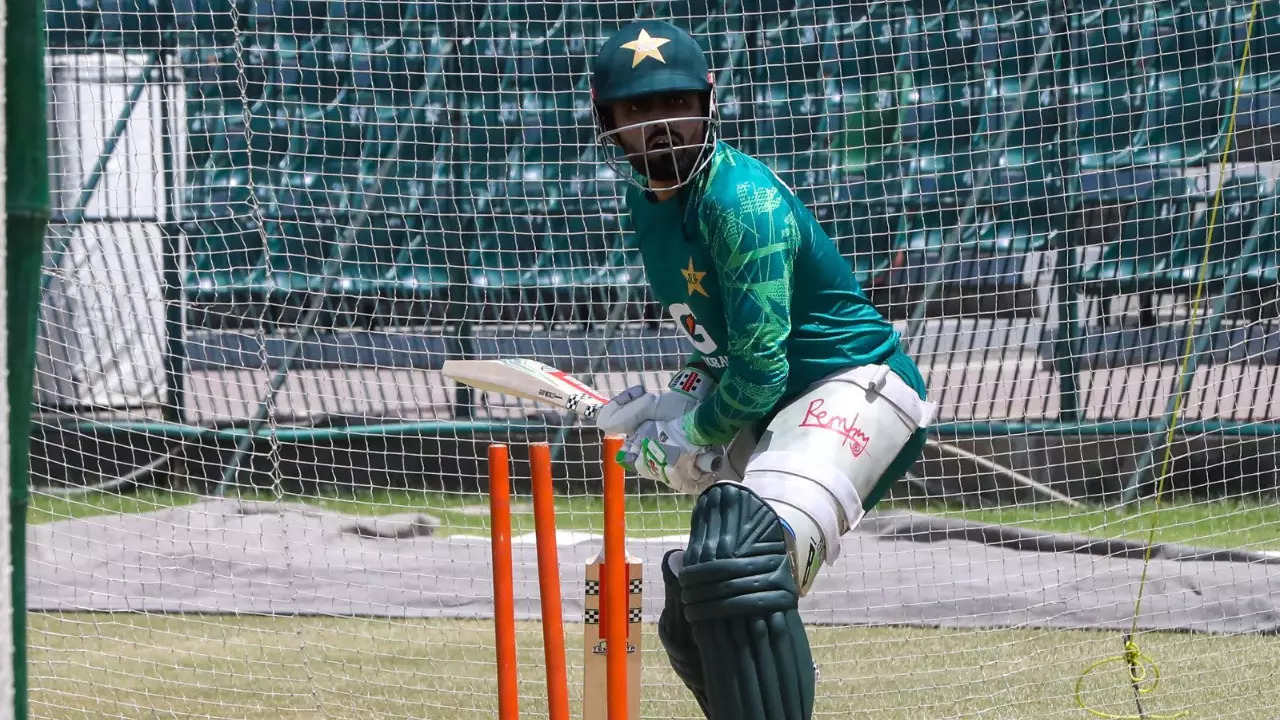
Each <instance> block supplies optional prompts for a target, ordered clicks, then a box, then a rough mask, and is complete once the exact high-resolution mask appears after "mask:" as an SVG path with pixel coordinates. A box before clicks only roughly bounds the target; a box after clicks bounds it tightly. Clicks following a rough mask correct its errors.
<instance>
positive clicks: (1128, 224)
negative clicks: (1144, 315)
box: [1081, 177, 1194, 296]
mask: <svg viewBox="0 0 1280 720" xmlns="http://www.w3.org/2000/svg"><path fill="white" fill-rule="evenodd" d="M1193 199H1194V198H1193V196H1192V194H1191V192H1190V189H1189V186H1188V181H1187V180H1186V179H1185V178H1182V177H1178V178H1170V179H1164V180H1160V181H1157V182H1155V183H1153V184H1152V185H1151V186H1150V188H1149V189H1148V190H1147V191H1146V192H1145V193H1144V194H1143V197H1142V198H1140V199H1139V200H1138V201H1137V202H1136V203H1134V204H1133V205H1132V206H1130V207H1129V208H1128V209H1127V210H1126V212H1125V213H1124V214H1123V216H1122V218H1121V220H1120V224H1119V230H1118V233H1117V234H1118V237H1116V238H1115V239H1114V240H1112V241H1110V242H1108V243H1107V245H1106V247H1105V248H1104V249H1103V252H1102V257H1101V258H1100V259H1099V260H1097V261H1096V262H1095V263H1093V264H1092V265H1090V266H1088V267H1086V268H1085V269H1084V271H1083V273H1082V277H1081V281H1082V286H1083V288H1084V290H1085V292H1086V293H1088V294H1090V295H1099V296H1111V295H1120V294H1133V293H1150V292H1153V291H1155V290H1160V289H1167V288H1168V282H1169V276H1168V274H1167V270H1168V268H1169V264H1170V261H1171V259H1172V258H1171V256H1172V254H1173V253H1174V252H1175V251H1176V250H1178V249H1179V248H1180V247H1183V246H1184V245H1185V244H1186V242H1187V231H1188V226H1189V225H1190V221H1191V205H1192V201H1193Z"/></svg>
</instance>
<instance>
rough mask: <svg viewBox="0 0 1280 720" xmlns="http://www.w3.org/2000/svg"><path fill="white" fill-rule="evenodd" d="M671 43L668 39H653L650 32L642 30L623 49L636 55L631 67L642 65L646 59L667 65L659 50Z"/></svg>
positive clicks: (624, 44) (623, 45) (632, 58)
mask: <svg viewBox="0 0 1280 720" xmlns="http://www.w3.org/2000/svg"><path fill="white" fill-rule="evenodd" d="M669 42H671V41H670V40H668V39H667V38H661V37H653V36H652V35H650V34H649V31H648V30H645V29H643V28H641V30H640V35H639V36H637V37H636V39H635V40H632V41H631V42H629V43H623V44H622V47H624V48H626V49H627V50H630V51H632V52H633V53H635V54H634V55H632V56H631V67H635V66H637V65H639V64H640V61H641V60H644V59H645V58H653V59H654V60H657V61H658V62H660V63H662V64H663V65H666V64H667V60H666V58H664V57H662V51H660V50H658V48H660V47H662V46H663V45H666V44H667V43H669Z"/></svg>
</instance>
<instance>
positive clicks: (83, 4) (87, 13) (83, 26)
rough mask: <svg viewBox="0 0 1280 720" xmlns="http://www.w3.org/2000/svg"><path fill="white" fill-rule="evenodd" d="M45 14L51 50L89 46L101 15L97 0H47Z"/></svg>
mask: <svg viewBox="0 0 1280 720" xmlns="http://www.w3.org/2000/svg"><path fill="white" fill-rule="evenodd" d="M44 15H45V32H46V37H47V38H48V44H49V49H50V50H51V51H59V50H84V49H86V48H88V47H89V35H90V34H91V33H94V34H96V31H97V28H98V21H99V17H100V15H99V12H98V2H97V0H45V13H44Z"/></svg>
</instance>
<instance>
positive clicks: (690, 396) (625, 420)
mask: <svg viewBox="0 0 1280 720" xmlns="http://www.w3.org/2000/svg"><path fill="white" fill-rule="evenodd" d="M715 387H716V381H715V380H714V379H713V378H712V377H711V376H710V375H709V374H708V373H707V371H706V370H704V369H703V368H701V367H698V366H696V365H689V366H685V367H684V368H683V369H681V370H680V372H678V373H676V374H675V375H674V376H672V378H671V381H670V382H668V383H667V391H666V392H664V393H662V394H661V395H658V394H656V393H651V392H646V391H645V389H644V386H643V385H633V386H631V387H629V388H627V389H626V390H623V391H622V392H620V393H618V394H617V396H615V397H614V398H613V399H611V400H609V402H608V403H606V404H605V406H604V407H602V408H600V412H598V413H596V427H597V428H599V429H600V431H601V432H603V433H604V434H605V435H628V436H629V435H634V434H635V433H636V431H637V430H638V429H639V428H640V424H641V423H643V422H645V421H646V420H676V419H678V418H680V417H683V416H684V415H685V414H686V413H688V412H689V411H691V410H693V408H694V407H695V406H696V405H697V404H698V403H699V402H701V401H702V400H703V399H704V398H706V397H707V395H709V394H711V391H712V390H714V389H715Z"/></svg>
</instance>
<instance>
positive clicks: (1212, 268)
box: [1166, 174, 1275, 292]
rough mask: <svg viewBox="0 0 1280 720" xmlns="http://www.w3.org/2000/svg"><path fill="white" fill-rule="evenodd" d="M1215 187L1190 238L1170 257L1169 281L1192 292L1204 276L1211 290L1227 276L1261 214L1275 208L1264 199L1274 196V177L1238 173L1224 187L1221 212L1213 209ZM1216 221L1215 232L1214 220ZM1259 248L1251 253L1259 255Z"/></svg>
mask: <svg viewBox="0 0 1280 720" xmlns="http://www.w3.org/2000/svg"><path fill="white" fill-rule="evenodd" d="M1214 194H1215V193H1214V189H1213V188H1211V189H1210V190H1209V192H1207V193H1206V194H1205V197H1204V202H1205V207H1204V209H1203V210H1201V211H1200V212H1199V213H1198V214H1197V218H1196V222H1195V224H1194V226H1193V227H1192V229H1191V231H1190V232H1189V233H1188V235H1187V242H1186V244H1185V245H1184V246H1182V247H1180V248H1179V249H1178V250H1176V251H1175V252H1174V253H1173V254H1172V256H1171V257H1170V259H1169V269H1168V270H1167V272H1166V274H1167V276H1168V277H1167V283H1168V285H1169V286H1170V287H1172V288H1173V289H1175V290H1182V291H1186V292H1192V290H1193V288H1194V287H1195V286H1196V285H1197V284H1198V283H1199V281H1200V278H1201V268H1202V266H1204V280H1205V282H1206V283H1208V284H1209V291H1210V292H1214V291H1215V290H1214V288H1215V287H1216V286H1217V285H1219V284H1220V283H1221V282H1222V281H1223V280H1224V279H1225V278H1226V276H1227V274H1228V272H1229V270H1230V268H1231V264H1232V262H1233V261H1235V260H1236V259H1237V258H1239V257H1241V254H1242V253H1243V252H1244V244H1245V242H1246V240H1247V239H1248V238H1250V237H1253V236H1255V233H1256V232H1257V231H1258V230H1259V215H1260V213H1261V212H1263V211H1264V210H1267V209H1269V210H1270V211H1271V212H1274V211H1275V206H1274V204H1271V203H1267V204H1265V206H1264V202H1263V201H1264V199H1268V198H1272V197H1274V195H1273V191H1272V186H1271V182H1270V180H1267V179H1266V178H1262V177H1259V176H1256V175H1252V174H1246V175H1236V176H1234V177H1232V178H1230V179H1229V180H1227V182H1226V183H1224V185H1223V188H1222V198H1221V201H1220V204H1219V206H1218V209H1217V212H1216V213H1215V212H1214V211H1213V203H1214ZM1211 223H1212V230H1213V232H1212V234H1210V232H1209V230H1210V224H1211ZM1256 250H1257V248H1256V247H1255V252H1254V253H1251V257H1256V256H1257V252H1256Z"/></svg>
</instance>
